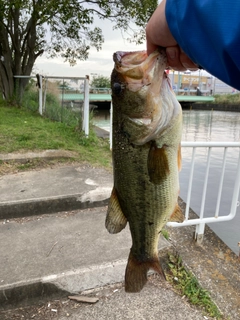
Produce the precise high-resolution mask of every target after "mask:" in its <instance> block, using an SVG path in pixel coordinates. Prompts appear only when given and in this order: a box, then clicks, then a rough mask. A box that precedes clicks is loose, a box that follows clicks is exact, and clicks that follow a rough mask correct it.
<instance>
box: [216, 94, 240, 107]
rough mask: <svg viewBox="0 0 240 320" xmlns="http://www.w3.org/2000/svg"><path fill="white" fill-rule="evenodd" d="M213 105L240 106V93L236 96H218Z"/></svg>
mask: <svg viewBox="0 0 240 320" xmlns="http://www.w3.org/2000/svg"><path fill="white" fill-rule="evenodd" d="M214 98H215V100H214V102H213V103H216V104H221V103H223V104H240V93H236V94H216V95H215V96H214Z"/></svg>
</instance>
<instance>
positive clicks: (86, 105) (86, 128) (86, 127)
mask: <svg viewBox="0 0 240 320" xmlns="http://www.w3.org/2000/svg"><path fill="white" fill-rule="evenodd" d="M82 121H83V122H82V129H83V131H84V132H85V135H86V136H87V137H88V135H89V76H86V78H85V80H84V107H83V119H82Z"/></svg>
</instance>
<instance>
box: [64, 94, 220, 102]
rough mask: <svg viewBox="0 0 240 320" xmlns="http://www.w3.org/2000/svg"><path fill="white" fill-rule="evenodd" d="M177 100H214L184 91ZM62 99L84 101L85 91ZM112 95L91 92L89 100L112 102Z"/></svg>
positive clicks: (67, 95)
mask: <svg viewBox="0 0 240 320" xmlns="http://www.w3.org/2000/svg"><path fill="white" fill-rule="evenodd" d="M176 97H177V100H178V101H179V102H185V103H190V102H212V101H214V97H213V96H196V95H186V93H185V92H183V94H182V95H177V96H176ZM61 99H62V100H64V101H83V99H84V94H83V93H63V94H62V95H61ZM111 100H112V97H111V94H110V93H90V94H89V101H90V102H111Z"/></svg>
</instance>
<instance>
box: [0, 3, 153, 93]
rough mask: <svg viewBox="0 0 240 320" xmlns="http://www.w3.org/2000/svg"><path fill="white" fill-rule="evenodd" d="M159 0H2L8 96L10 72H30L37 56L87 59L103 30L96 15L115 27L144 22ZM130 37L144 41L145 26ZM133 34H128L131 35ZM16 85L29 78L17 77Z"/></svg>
mask: <svg viewBox="0 0 240 320" xmlns="http://www.w3.org/2000/svg"><path fill="white" fill-rule="evenodd" d="M157 5H158V1H157V0H141V1H139V0H129V1H125V0H124V1H123V0H117V1H106V0H101V1H88V0H85V1H79V0H71V1H70V0H58V1H56V0H48V1H42V0H36V1H33V0H24V1H23V0H1V1H0V24H1V30H2V31H1V34H2V36H1V54H2V56H3V59H2V60H1V61H0V70H1V72H0V77H1V82H2V84H3V86H2V87H3V91H4V94H5V96H6V97H7V98H9V97H10V96H12V94H13V92H14V89H16V88H14V87H15V84H16V81H17V80H16V79H15V78H14V77H13V76H14V75H30V74H31V72H32V69H33V66H34V63H35V61H36V59H37V58H38V57H39V56H40V55H42V54H43V53H46V54H47V56H48V57H51V58H55V57H62V58H63V59H64V60H65V61H67V62H69V63H70V65H72V66H73V65H75V64H76V63H77V61H79V60H86V59H87V58H88V55H89V50H90V48H91V47H95V48H96V49H97V50H101V48H102V44H103V42H104V36H103V33H102V30H101V28H100V27H99V26H98V25H96V22H95V19H96V18H98V19H101V20H103V19H108V20H111V21H112V23H113V26H114V28H116V29H121V30H122V31H129V30H131V28H130V26H132V25H134V24H135V25H136V26H137V28H138V29H139V28H142V31H143V30H144V28H145V24H146V22H147V21H148V19H149V18H150V16H151V14H152V13H153V11H154V9H155V8H156V7H157ZM132 34H133V40H134V41H135V42H136V43H139V42H142V41H143V38H144V37H145V32H138V31H136V30H132ZM130 38H131V36H130ZM19 83H20V84H19V91H20V92H22V91H23V90H24V87H25V86H26V84H27V80H26V79H20V80H19Z"/></svg>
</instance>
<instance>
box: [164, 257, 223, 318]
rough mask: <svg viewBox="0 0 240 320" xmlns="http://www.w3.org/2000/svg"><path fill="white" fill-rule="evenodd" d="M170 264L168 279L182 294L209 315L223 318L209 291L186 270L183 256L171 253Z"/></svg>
mask: <svg viewBox="0 0 240 320" xmlns="http://www.w3.org/2000/svg"><path fill="white" fill-rule="evenodd" d="M168 266H169V270H170V273H169V274H168V275H167V279H168V280H169V281H170V282H171V283H172V284H173V285H174V287H175V288H176V289H177V290H178V292H180V294H181V295H183V296H185V297H187V298H188V300H189V302H190V303H191V304H194V305H197V306H199V307H201V308H202V309H203V310H204V311H205V312H206V313H207V314H208V315H209V316H211V317H215V318H216V319H222V315H221V313H220V311H219V309H218V307H217V306H216V305H215V303H214V302H213V301H212V300H211V297H210V295H209V293H208V291H207V290H204V289H203V288H202V287H201V286H200V284H199V283H198V281H197V279H196V277H194V275H193V274H192V273H191V272H189V271H188V270H186V268H185V267H184V266H183V263H182V259H181V257H179V256H174V255H171V254H169V262H168Z"/></svg>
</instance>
